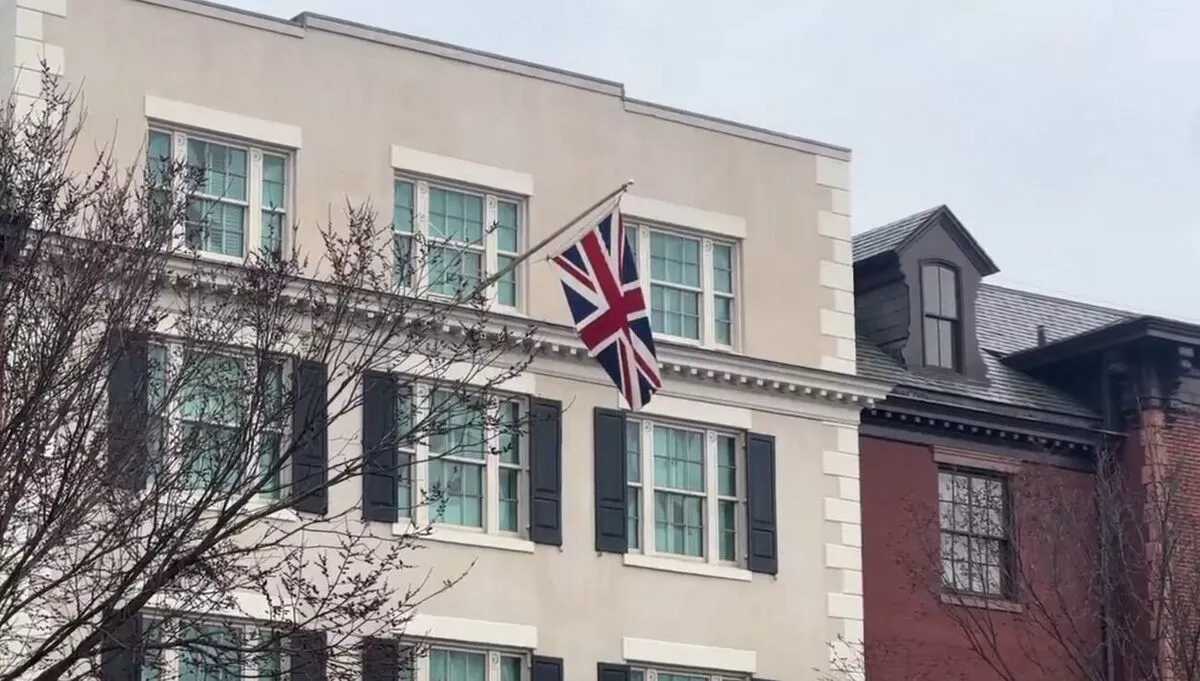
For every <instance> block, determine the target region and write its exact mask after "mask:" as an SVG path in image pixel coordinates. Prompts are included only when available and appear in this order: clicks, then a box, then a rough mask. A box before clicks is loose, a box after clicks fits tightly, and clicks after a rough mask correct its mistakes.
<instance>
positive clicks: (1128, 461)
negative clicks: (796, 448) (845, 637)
mask: <svg viewBox="0 0 1200 681" xmlns="http://www.w3.org/2000/svg"><path fill="white" fill-rule="evenodd" d="M1141 413H1142V422H1141V424H1140V427H1139V428H1138V429H1137V430H1136V431H1134V432H1133V433H1132V434H1130V435H1128V436H1127V437H1126V438H1119V437H1115V436H1110V437H1109V438H1108V439H1107V441H1106V442H1105V443H1104V444H1103V446H1101V447H1098V449H1097V453H1096V455H1095V461H1094V464H1095V467H1094V473H1087V474H1085V473H1080V472H1070V471H1067V470H1064V469H1061V468H1056V467H1053V466H1046V465H1036V464H1034V465H1023V466H1021V468H1020V470H1019V472H1017V473H1015V474H1014V475H1013V476H1011V477H1010V479H1009V489H1008V492H1007V493H1006V494H1005V495H1004V497H1003V498H1001V499H989V500H987V501H986V502H985V503H983V504H981V505H982V506H988V507H1002V508H1004V509H1005V516H1006V520H1005V522H1006V523H1007V528H1006V530H1005V534H1006V536H1008V537H1009V540H1008V541H1009V546H1008V547H1007V550H1006V551H1005V553H1007V556H1008V557H1007V559H1006V560H1004V561H1002V562H1003V564H1004V572H1005V576H1004V580H1005V582H1006V586H1005V589H1004V593H1003V594H1002V595H997V594H994V593H993V594H988V593H979V592H988V591H990V589H987V588H978V589H977V588H971V585H973V584H975V583H976V582H979V581H981V580H982V581H983V582H986V579H987V578H986V576H984V575H976V574H973V573H971V574H966V573H964V574H958V575H956V574H954V573H953V570H954V568H953V567H952V566H951V567H946V566H947V562H946V561H944V560H943V559H949V560H955V559H958V558H962V556H961V555H958V554H959V553H961V552H962V551H971V552H978V551H982V550H985V549H983V548H981V547H980V546H976V545H970V546H968V547H966V548H963V547H960V546H957V545H954V544H953V543H952V542H949V541H947V540H946V539H945V536H946V535H945V534H943V535H942V536H941V537H939V535H938V534H937V533H935V532H934V533H929V535H928V536H925V537H924V539H926V540H928V541H924V542H923V545H922V547H921V548H920V549H916V550H911V551H900V552H898V553H897V558H896V559H897V560H898V561H901V562H902V563H903V564H904V565H905V566H906V568H907V569H908V570H909V573H910V574H911V578H912V583H913V584H914V585H916V587H915V588H916V589H917V590H919V591H923V592H924V593H925V596H926V598H925V599H924V601H923V602H925V603H927V604H934V605H932V606H928V607H926V608H925V609H923V611H922V612H920V613H914V614H915V615H916V616H919V617H939V618H943V619H944V620H945V621H947V622H949V623H952V626H953V629H954V630H955V631H956V632H957V633H958V635H959V636H960V637H961V641H962V642H963V644H964V647H965V648H966V649H967V650H969V651H970V652H971V653H972V655H973V656H974V657H975V659H976V662H977V663H982V664H983V665H985V666H986V668H988V669H990V670H991V672H992V673H993V674H994V678H996V679H1003V680H1004V681H1018V680H1021V679H1028V678H1034V677H1036V678H1055V679H1064V680H1079V681H1168V680H1170V681H1187V680H1193V679H1200V562H1198V559H1197V557H1198V556H1200V554H1198V553H1197V549H1200V542H1198V540H1200V534H1198V530H1200V526H1198V525H1197V523H1196V517H1195V513H1196V510H1198V509H1200V506H1197V504H1196V502H1195V499H1196V498H1197V496H1196V494H1197V492H1198V491H1200V490H1198V489H1197V488H1196V482H1195V481H1193V477H1194V476H1190V475H1189V470H1190V468H1189V466H1192V465H1194V464H1193V463H1191V462H1188V461H1187V460H1186V459H1185V458H1180V457H1181V455H1182V453H1184V452H1187V451H1190V450H1189V449H1188V446H1187V444H1186V443H1182V446H1181V444H1180V442H1175V443H1172V444H1171V446H1168V443H1167V440H1168V439H1170V438H1172V437H1175V436H1173V435H1172V433H1173V432H1174V431H1173V430H1172V425H1171V424H1170V423H1168V422H1167V419H1166V418H1165V417H1164V414H1163V412H1162V411H1161V410H1143V411H1142V412H1141ZM1184 418H1186V417H1184ZM1172 454H1173V456H1172ZM960 492H961V494H963V495H967V494H969V492H968V491H967V490H961V491H953V492H952V494H958V493H960ZM947 506H949V505H948V504H943V508H941V509H938V508H935V507H932V506H931V505H929V504H921V503H914V504H912V505H911V508H910V510H911V512H912V513H914V514H915V517H917V518H919V519H920V520H918V521H915V522H927V523H928V524H927V526H928V527H932V528H939V527H944V526H946V524H947V523H950V524H953V523H954V522H956V519H955V518H946V517H945V514H947V513H951V514H952V513H954V512H955V511H954V510H953V509H951V508H946V507H947ZM969 516H970V514H969V513H968V517H964V518H959V519H957V520H959V521H963V522H966V523H971V524H973V525H972V527H974V528H975V529H976V530H977V529H978V528H979V527H980V526H985V525H986V524H987V522H988V521H987V520H986V519H981V518H979V517H969ZM959 524H960V525H961V524H962V523H961V522H960V523H959ZM983 534H987V532H983ZM971 541H973V540H971ZM964 569H967V568H964ZM947 570H949V571H950V573H949V574H947ZM968 572H969V570H968ZM964 585H966V586H967V588H965V589H963V588H959V589H958V590H957V591H956V590H955V587H962V586H964ZM869 655H870V652H869V651H868V656H869ZM972 678H978V677H972Z"/></svg>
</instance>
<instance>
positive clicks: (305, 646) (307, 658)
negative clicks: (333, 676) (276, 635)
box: [288, 631, 329, 681]
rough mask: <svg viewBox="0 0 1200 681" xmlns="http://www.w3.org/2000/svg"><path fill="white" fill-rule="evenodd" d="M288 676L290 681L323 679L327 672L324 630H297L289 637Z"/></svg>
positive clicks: (318, 680) (327, 654)
mask: <svg viewBox="0 0 1200 681" xmlns="http://www.w3.org/2000/svg"><path fill="white" fill-rule="evenodd" d="M289 638H290V639H291V641H290V645H289V646H288V662H289V664H288V672H289V674H290V676H289V677H288V678H289V680H290V681H325V680H326V679H327V678H328V673H327V672H326V670H325V663H326V661H327V660H328V659H329V651H328V649H327V648H326V643H325V632H323V631H297V632H293V633H292V635H291V636H290V637H289Z"/></svg>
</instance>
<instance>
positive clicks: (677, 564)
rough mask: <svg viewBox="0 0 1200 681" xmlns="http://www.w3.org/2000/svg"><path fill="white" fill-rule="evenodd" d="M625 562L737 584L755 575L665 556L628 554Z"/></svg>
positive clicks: (725, 567)
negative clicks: (730, 581)
mask: <svg viewBox="0 0 1200 681" xmlns="http://www.w3.org/2000/svg"><path fill="white" fill-rule="evenodd" d="M624 561H625V564H626V565H628V566H630V567H640V568H646V569H649V570H661V571H663V572H679V573H683V574H687V575H697V576H699V577H714V578H716V579H731V580H734V581H737V582H749V581H751V580H752V579H753V578H754V574H753V573H752V572H750V571H749V570H745V569H742V568H739V567H733V566H732V565H713V564H712V563H700V562H691V561H686V560H679V559H676V558H667V557H663V556H647V555H643V554H641V553H626V554H625V557H624Z"/></svg>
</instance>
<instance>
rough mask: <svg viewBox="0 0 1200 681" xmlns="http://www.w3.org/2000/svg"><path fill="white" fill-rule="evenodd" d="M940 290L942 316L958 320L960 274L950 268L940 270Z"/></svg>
mask: <svg viewBox="0 0 1200 681" xmlns="http://www.w3.org/2000/svg"><path fill="white" fill-rule="evenodd" d="M939 272H940V277H939V281H940V283H939V285H938V290H939V291H940V292H941V309H942V316H943V317H949V318H950V319H958V282H957V281H955V280H956V279H957V278H958V273H957V272H955V271H954V270H952V269H950V268H949V267H942V268H940V269H939Z"/></svg>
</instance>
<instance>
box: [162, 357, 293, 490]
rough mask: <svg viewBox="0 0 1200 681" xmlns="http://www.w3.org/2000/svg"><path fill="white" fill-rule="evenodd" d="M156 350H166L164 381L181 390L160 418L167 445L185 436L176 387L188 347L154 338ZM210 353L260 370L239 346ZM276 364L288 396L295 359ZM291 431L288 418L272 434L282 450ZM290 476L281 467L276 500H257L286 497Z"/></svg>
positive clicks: (256, 462) (256, 469)
mask: <svg viewBox="0 0 1200 681" xmlns="http://www.w3.org/2000/svg"><path fill="white" fill-rule="evenodd" d="M155 347H159V348H163V349H164V350H165V352H164V357H165V360H166V363H165V366H164V367H163V372H164V377H163V378H164V381H165V384H166V385H167V386H168V387H176V388H178V389H177V390H176V391H175V393H174V394H173V395H171V396H170V399H169V400H168V403H167V404H166V405H165V408H166V415H165V416H162V417H161V418H164V419H165V421H166V424H165V429H164V438H165V440H166V441H167V442H181V441H182V437H183V432H182V431H183V425H184V421H185V419H184V418H183V394H184V390H183V387H184V386H183V384H182V383H180V384H178V385H176V384H175V383H174V381H175V379H176V378H177V377H178V376H179V371H180V368H181V367H182V366H183V355H184V353H185V352H187V350H188V348H187V344H186V343H184V342H182V341H179V340H178V339H172V338H155V339H153V340H151V341H150V343H149V348H151V349H153V348H155ZM207 354H209V355H214V356H220V357H233V358H237V359H240V360H242V361H243V362H246V363H247V366H248V367H249V369H248V370H249V371H250V372H255V371H257V367H258V365H257V362H255V360H254V357H252V356H250V355H249V353H248V351H246V350H241V349H239V348H236V347H230V348H225V349H222V350H219V351H212V352H208V353H207ZM277 361H278V362H279V363H280V365H281V371H282V373H283V391H284V394H285V395H286V394H287V392H288V390H289V382H290V381H291V374H292V372H291V369H292V368H293V367H292V360H290V359H288V358H286V357H279V358H278V359H277ZM148 368H149V367H148ZM257 378H258V377H257V376H255V375H251V377H250V380H251V381H257ZM152 416H154V415H153V414H152ZM290 430H291V423H290V421H289V420H288V419H285V420H284V422H283V424H282V428H281V429H279V430H274V431H271V432H275V433H278V434H279V436H280V443H281V447H286V446H287V444H288V442H289V433H290ZM263 432H264V433H265V432H267V431H266V429H265V428H264V430H263ZM167 453H168V455H169V454H170V453H171V449H170V448H169V447H168V452H167ZM281 453H282V452H281ZM159 463H161V464H162V465H166V466H177V465H179V461H178V460H177V459H175V458H174V457H170V456H168V457H167V460H165V461H161V462H159ZM259 464H260V461H259V459H258V458H255V459H254V467H253V469H252V470H251V471H250V473H249V474H250V479H252V480H253V479H257V477H258V476H259V475H260V471H261V468H260V465H259ZM173 472H175V471H173ZM288 473H289V467H288V466H286V465H285V466H281V467H280V471H279V474H280V479H279V480H278V482H277V490H276V494H275V496H274V497H273V496H271V495H269V494H264V493H263V492H262V491H261V490H260V492H259V494H258V495H257V499H258V500H259V501H260V502H262V503H264V504H268V503H274V502H275V501H277V500H278V499H279V498H282V497H283V496H284V495H285V494H286V490H287V487H288V485H289V484H290V482H291V481H290V480H288V479H287V478H288ZM153 475H154V473H153V469H151V471H150V472H149V474H148V477H149V478H150V479H149V480H147V485H153V484H154V483H153ZM197 492H199V490H197ZM234 493H235V494H236V492H234Z"/></svg>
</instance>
